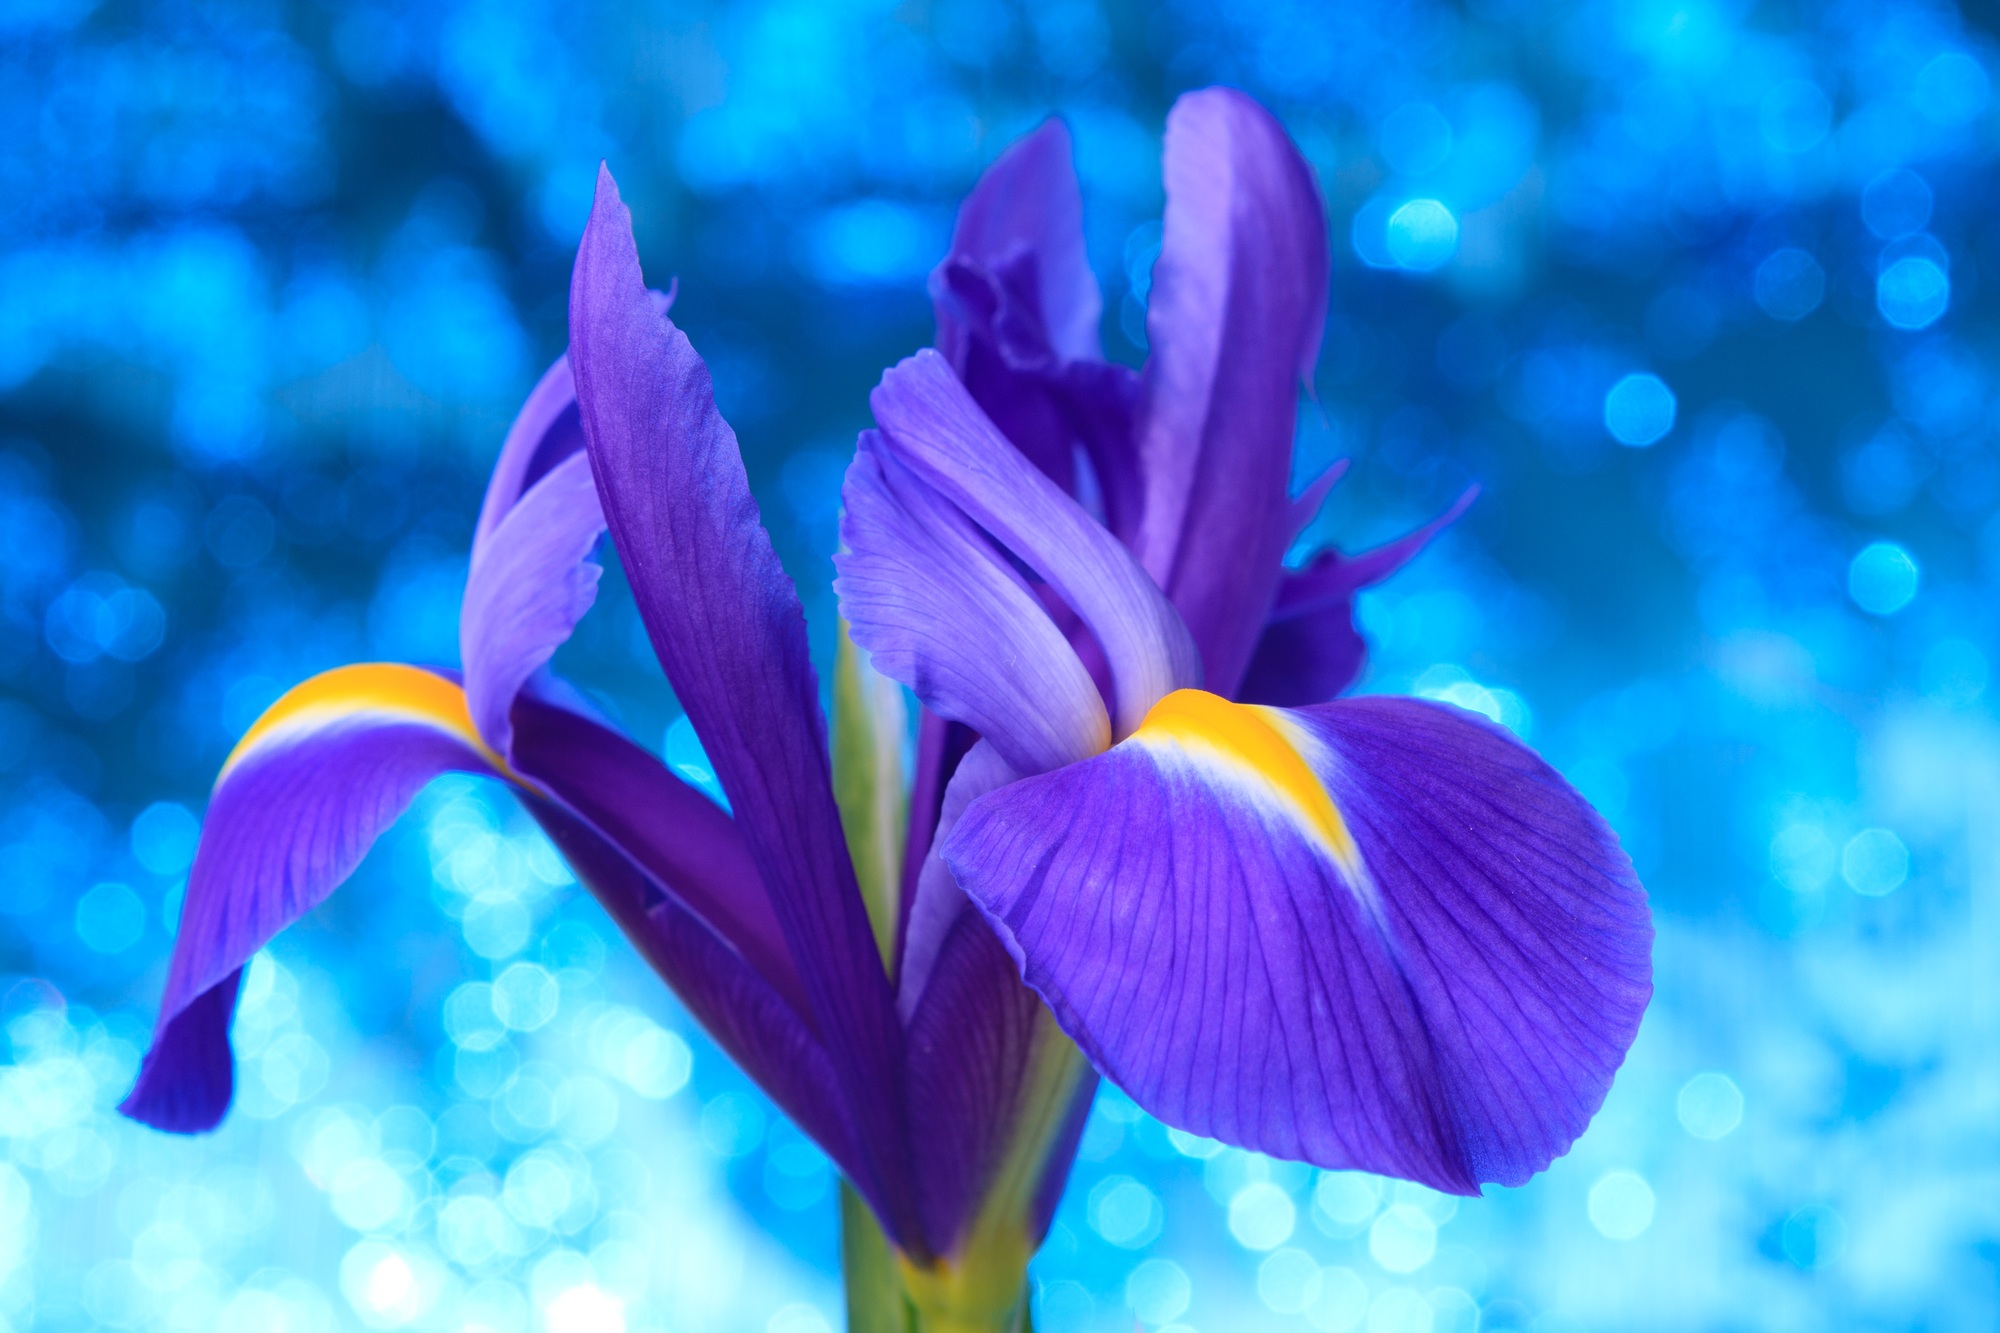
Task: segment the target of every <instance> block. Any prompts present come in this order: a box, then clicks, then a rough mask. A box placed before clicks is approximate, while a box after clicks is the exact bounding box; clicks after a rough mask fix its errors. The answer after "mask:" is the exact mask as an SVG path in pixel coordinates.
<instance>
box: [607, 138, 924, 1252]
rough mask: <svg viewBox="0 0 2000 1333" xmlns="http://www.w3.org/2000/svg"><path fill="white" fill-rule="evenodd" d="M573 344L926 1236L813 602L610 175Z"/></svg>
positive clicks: (714, 743)
mask: <svg viewBox="0 0 2000 1333" xmlns="http://www.w3.org/2000/svg"><path fill="white" fill-rule="evenodd" d="M570 346H571V361H572V364H573V366H574V367H575V372H576V381H577V399H578V402H579V404H580V406H581V409H582V416H583V428H584V436H585V439H586V440H587V442H588V446H589V449H590V457H591V463H592V467H593V471H594V472H595V474H596V477H597V484H598V492H599V497H600V499H601V500H602V501H603V504H604V511H605V516H606V517H607V518H608V519H609V521H610V525H611V534H612V538H613V540H614V541H615V542H616V543H617V547H618V552H619V556H620V558H621V559H622V560H623V561H624V564H625V570H626V573H627V575H628V576H629V578H630V580H631V583H632V589H633V593H634V596H635V598H636V599H637V601H638V604H639V608H640V613H641V615H642V616H643V618H644V620H645V622H646V628H647V632H648V633H649V635H650V636H651V638H652V641H653V650H654V652H655V653H657V654H658V655H659V658H660V663H661V665H662V666H663V667H664V668H665V670H666V673H667V679H668V680H669V681H670V682H671V683H672V684H673V687H674V692H675V694H676V695H677V696H678V698H679V700H680V702H681V705H682V706H683V707H684V708H685V709H686V710H687V714H688V717H689V718H690V719H691V720H692V722H693V724H694V728H695V733H696V734H697V735H698V736H699V737H700V738H701V742H702V745H703V747H704V748H705V749H706V750H707V751H708V756H709V758H710V760H711V761H712V762H713V763H714V765H715V771H716V775H717V777H718V778H719V779H720V780H721V783H722V788H723V790H724V791H725V792H727V793H728V796H729V800H730V804H731V806H732V808H733V809H734V811H735V815H736V822H737V825H738V827H739V828H741V829H742V830H743V834H744V838H745V840H746V842H747V843H748V845H749V848H750V855H751V858H752V860H753V861H755V863H756V865H757V869H758V872H759V877H760V878H761V879H762V880H763V883H764V885H765V887H766V888H767V889H768V891H769V892H770V895H771V901H772V906H773V907H774V908H775V909H776V912H777V916H778V921H779V923H780V924H781V925H782V926H783V928H784V932H785V939H786V942H787V944H788V945H789V947H790V952H791V955H792V958H793V961H794V962H795V963H796V965H797V966H798V969H799V975H800V980H801V982H802V983H803V986H804V989H805V992H806V995H807V997H808V999H809V1000H810V1002H811V1005H812V1011H813V1017H814V1020H815V1024H816V1026H817V1028H818V1030H819V1031H820V1032H821V1033H823V1034H825V1038H826V1042H827V1046H828V1052H829V1054H830V1055H831V1056H832V1057H833V1059H834V1064H835V1067H836V1068H837V1069H838V1070H839V1072H840V1078H841V1085H842V1087H843V1088H844V1090H845V1091H846V1093H847V1096H848V1098H849V1102H850V1105H851V1108H852V1111H853V1114H854V1118H855V1123H856V1128H857V1133H858V1134H859V1136H860V1142H861V1145H862V1152H863V1155H864V1157H865V1158H866V1160H867V1163H868V1167H869V1170H868V1171H865V1172H864V1173H863V1178H862V1179H861V1180H859V1181H857V1184H860V1185H862V1186H863V1187H864V1189H867V1190H869V1191H870V1192H871V1193H872V1194H873V1195H875V1196H876V1197H878V1198H882V1197H886V1198H887V1199H888V1200H889V1204H888V1206H887V1208H886V1209H885V1215H884V1219H883V1220H884V1225H885V1226H886V1227H887V1228H888V1230H889V1232H890V1234H891V1235H892V1236H893V1237H895V1238H896V1239H897V1240H898V1241H899V1242H902V1241H904V1240H905V1239H908V1240H910V1241H911V1242H912V1243H914V1242H915V1237H914V1235H913V1234H911V1233H912V1232H913V1230H914V1227H915V1221H914V1203H913V1202H912V1201H910V1200H909V1199H908V1197H907V1192H908V1186H907V1183H906V1182H902V1181H901V1167H902V1162H901V1144H902V1139H903V1134H902V1126H901V1108H900V1105H899V1104H898V1100H897V1098H896V1095H895V1086H896V1071H897V1068H898V1065H899V1063H900V1053H899V1050H898V1047H899V1044H900V1041H901V1032H900V1030H899V1028H898V1027H897V1024H896V1018H895V1008H894V1002H893V1000H892V998H891V996H890V992H889V982H888V976H887V974H886V973H885V972H884V970H883V967H882V962H881V958H880V957H879V955H878V954H877V953H876V948H875V941H874V936H873V934H872V932H871V930H870V927H869V924H868V914H867V911H866V908H865V907H864V905H863V903H862V901H861V894H860V891H859V889H858V888H857V887H856V885H855V881H854V868H853V865H852V863H851V861H850V860H849V858H848V854H847V846H846V843H845V842H844V840H843V839H842V836H841V827H840V816H839V812H838V811H837V810H836V808H835V806H834V800H833V787H832V772H831V766H830V763H829V759H828V753H827V739H826V726H825V722H824V720H823V718H822V717H821V715H820V711H819V685H818V681H817V679H816V677H815V675H814V672H813V669H812V663H811V661H810V660H809V659H808V657H807V655H806V627H805V616H804V614H803V612H802V610H801V608H800V606H799V600H798V594H797V592H796V590H795V589H794V588H793V586H792V582H791V580H790V579H789V578H787V577H786V576H785V572H784V570H783V568H782V567H781V566H780V565H779V563H778V557H777V553H776V552H775V551H774V550H773V549H772V547H771V539H770V537H769V535H768V534H767V533H766V532H765V531H764V528H763V525H762V524H761V523H760V522H759V520H758V514H757V504H756V501H755V500H754V499H752V498H751V495H750V487H749V483H748V480H747V479H746V478H745V476H744V472H743V460H742V458H741V456H740V455H739V454H738V452H737V447H736V436H735V433H734V432H732V431H731V430H730V429H729V426H728V423H726V422H725V421H723V419H722V417H721V414H720V413H718V412H717V411H716V409H715V398H714V392H713V387H712V385H711V383H710V380H709V375H708V369H707V367H705V366H704V365H703V364H702V362H701V358H700V357H698V356H696V355H695V352H694V349H693V348H692V347H690V346H689V345H688V341H687V338H686V336H685V335H684V334H682V333H681V331H680V330H679V329H677V328H675V327H674V325H673V323H672V322H671V321H670V320H668V319H667V318H666V316H665V315H663V314H661V313H660V312H659V310H658V309H657V308H656V307H655V306H654V304H653V303H652V302H651V301H649V300H648V299H647V297H646V289H645V284H644V282H643V280H642V279H641V277H640V272H639V256H638V250H637V248H636V246H635V245H634V243H633V239H632V223H631V215H630V213H628V212H627V211H626V208H625V205H624V204H623V203H622V202H621V201H620V200H619V198H618V189H617V186H616V185H614V184H613V183H612V180H611V175H610V173H609V172H608V171H601V172H600V173H599V176H598V190H597V203H596V206H595V207H594V209H593V210H592V213H591V220H590V224H589V226H588V228H587V229H586V230H585V232H584V237H583V242H582V245H581V246H580V247H579V249H578V251H577V259H576V272H575V277H574V279H573V281H572V283H571V288H570Z"/></svg>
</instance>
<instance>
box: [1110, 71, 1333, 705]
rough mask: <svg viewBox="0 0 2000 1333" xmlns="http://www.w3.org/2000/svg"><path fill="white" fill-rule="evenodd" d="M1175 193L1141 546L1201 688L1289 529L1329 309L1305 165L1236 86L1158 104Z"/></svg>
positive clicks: (1268, 580)
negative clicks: (1309, 385)
mask: <svg viewBox="0 0 2000 1333" xmlns="http://www.w3.org/2000/svg"><path fill="white" fill-rule="evenodd" d="M1165 174H1166V189H1167V211H1166V225H1165V233H1164V235H1163V237H1162V243H1161V249H1160V259H1159V262H1158V264H1157V265H1155V267H1154V269H1153V288H1152V296H1151V303H1150V305H1149V307H1148V311H1147V316H1146V331H1147V337H1148V340H1149V341H1150V343H1151V345H1152V358H1151V360H1150V361H1149V362H1148V363H1147V366H1146V398H1145V403H1144V406H1143V408H1142V419H1141V425H1140V438H1139V454H1140V465H1141V470H1142V472H1143V474H1144V477H1145V486H1146V501H1145V511H1144V517H1143V520H1142V527H1141V531H1140V536H1139V540H1138V542H1137V546H1136V549H1137V551H1138V553H1139V556H1140V559H1141V561H1142V562H1143V563H1144V564H1145V566H1146V569H1147V571H1148V572H1149V573H1151V574H1152V576H1153V577H1154V579H1155V580H1157V581H1158V582H1159V584H1160V586H1161V587H1162V588H1165V589H1166V590H1167V593H1168V595H1169V596H1170V597H1171V598H1172V599H1173V602H1174V605H1175V606H1176V607H1178V608H1179V609H1180V613H1181V616H1182V618H1183V619H1184V620H1186V622H1187V625H1188V630H1189V632H1190V633H1192V634H1193V635H1194V639H1195V642H1196V644H1198V645H1199V646H1200V648H1201V656H1202V665H1203V668H1204V670H1205V672H1206V677H1207V681H1208V688H1210V689H1213V690H1215V691H1217V692H1218V693H1221V694H1224V695H1227V694H1230V693H1232V692H1233V691H1234V690H1235V688H1236V685H1237V682H1238V681H1239V680H1240V679H1241V678H1242V674H1243V669H1244V667H1245V665H1246V664H1247V663H1248V662H1249V660H1250V653H1251V649H1252V648H1253V646H1254V645H1255V644H1256V641H1257V635H1258V632H1259V631H1260V629H1261V628H1262V626H1263V621H1264V614H1265V612H1266V611H1268V610H1269V609H1270V605H1271V598H1272V596H1273V594H1274V593H1275V591H1276V589H1277V581H1278V575H1279V562H1280V561H1281V559H1282V558H1283V556H1284V552H1285V547H1286V546H1287V545H1288V544H1289V542H1290V540H1291V526H1290V522H1289V507H1288V500H1287V496H1286V482H1287V478H1288V476H1289V473H1290V467H1291V455H1292V435H1293V427H1294V423H1295V420H1296V416H1297V403H1298V386H1299V381H1300V379H1301V378H1302V377H1303V376H1306V375H1308V374H1310V372H1311V369H1312V365H1313V362H1314V361H1315V360H1316V359H1317V357H1318V354H1319V341H1320V334H1321V330H1322V326H1323V325H1324V324H1325V319H1326V299H1327V265H1328V256H1327V243H1326V219H1325V216H1324V213H1323V211H1322V208H1321V205H1320V197H1319V191H1318V189H1317V188H1316V187H1315V185H1314V183H1313V176H1312V169H1311V168H1310V167H1308V166H1307V165H1306V163H1305V161H1304V159H1303V158H1301V157H1300V156H1299V153H1298V150H1297V149H1296V148H1294V147H1293V146H1292V142H1291V140H1290V139H1289V138H1287V137H1286V135H1285V131H1284V128H1283V127H1282V126H1280V125H1279V124H1278V122H1277V121H1276V120H1274V119H1272V117H1271V115H1270V113H1269V112H1267V111H1265V110H1264V109H1263V108H1262V107H1260V106H1258V105H1257V104H1256V103H1255V102H1254V101H1252V100H1251V99H1250V98H1248V97H1247V96H1245V95H1244V94H1242V93H1240V92H1236V91H1235V90H1233V89H1228V88H1208V89H1204V90H1202V91H1200V92H1195V93H1189V94H1187V95H1186V96H1184V97H1182V98H1181V99H1180V101H1178V102H1176V103H1175V104H1174V109H1173V111H1172V112H1171V113H1170V114H1169V115H1168V117H1167V143H1166V166H1165Z"/></svg>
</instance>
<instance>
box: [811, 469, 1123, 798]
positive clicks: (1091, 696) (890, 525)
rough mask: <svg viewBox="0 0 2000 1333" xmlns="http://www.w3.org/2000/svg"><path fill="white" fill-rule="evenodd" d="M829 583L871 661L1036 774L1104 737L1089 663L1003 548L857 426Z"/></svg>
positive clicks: (1083, 754) (1094, 748)
mask: <svg viewBox="0 0 2000 1333" xmlns="http://www.w3.org/2000/svg"><path fill="white" fill-rule="evenodd" d="M841 495H842V500H843V501H844V503H845V506H846V507H845V512H844V513H843V514H842V517H841V524H840V533H841V540H842V544H843V545H844V547H845V548H846V549H844V550H842V551H841V552H840V553H839V554H838V555H836V556H835V557H834V566H835V568H836V569H838V570H839V577H837V578H836V579H835V580H834V590H835V591H836V592H837V593H838V594H839V595H840V612H841V615H842V616H844V617H846V619H847V622H848V624H849V626H850V627H851V629H852V633H853V635H854V641H855V642H856V643H858V644H860V645H861V646H862V647H864V648H866V649H867V650H868V652H869V655H870V657H871V658H872V659H873V660H874V663H875V669H876V670H878V671H880V672H882V673H883V674H885V675H887V676H889V677H890V678H891V679H893V680H899V681H901V682H902V683H903V684H905V685H907V686H909V687H910V688H911V689H912V690H914V691H915V692H916V695H917V697H918V698H919V699H921V700H923V702H924V703H925V705H927V706H928V707H929V708H930V709H931V710H932V711H934V712H936V713H937V714H938V715H939V716H941V717H946V718H949V719H951V720H952V721H954V722H963V723H965V724H966V725H967V726H969V727H972V728H974V729H975V730H977V731H979V732H980V733H981V734H983V735H984V736H986V738H987V739H988V741H989V742H991V743H992V745H993V746H994V747H995V748H996V749H998V750H999V751H1000V752H1001V754H1003V755H1004V756H1005V757H1006V758H1007V760H1008V762H1009V763H1011V764H1012V765H1013V766H1014V767H1015V768H1017V769H1019V770H1021V771H1022V772H1025V773H1039V772H1041V771H1043V770H1044V769H1050V768H1056V767H1059V766H1060V765H1063V764H1067V763H1073V762H1074V761H1076V760H1078V759H1084V758H1088V757H1089V756H1090V755H1093V754H1096V753H1097V752H1098V751H1100V750H1102V749H1104V748H1105V747H1106V746H1107V745H1109V744H1110V743H1111V720H1110V718H1109V717H1108V716H1106V714H1105V711H1104V701H1103V700H1102V699H1101V698H1100V697H1099V696H1098V693H1097V687H1096V685H1095V684H1094V683H1092V681H1091V679H1090V673H1089V672H1087V671H1085V670H1084V669H1083V664H1082V663H1081V662H1079V661H1078V660H1077V657H1076V654H1075V653H1074V652H1072V651H1071V650H1070V646H1069V643H1068V642H1067V641H1066V640H1065V639H1064V637H1063V635H1062V633H1061V632H1060V631H1059V630H1057V629H1056V627H1055V623H1054V622H1053V621H1051V620H1050V619H1049V617H1048V615H1047V614H1046V613H1045V612H1044V611H1043V609H1042V604H1041V602H1040V601H1039V600H1038V599H1037V598H1036V596H1035V594H1034V592H1033V591H1032V590H1031V589H1030V588H1029V587H1028V585H1027V583H1026V582H1025V581H1024V580H1023V579H1022V578H1021V576H1020V575H1019V574H1017V573H1015V572H1014V569H1013V568H1012V566H1010V565H1009V564H1008V563H1007V560H1006V557H1005V556H1003V555H1002V554H1001V553H1000V552H999V551H998V550H996V549H995V548H994V546H993V544H992V543H991V542H990V541H988V540H987V539H986V537H985V536H984V534H982V533H981V532H980V531H979V530H978V529H977V528H975V527H974V526H973V525H972V523H971V521H970V520H968V519H967V518H966V517H965V515H964V514H962V513H960V512H959V510H958V509H957V508H956V507H955V506H953V505H952V504H950V503H948V502H947V501H946V500H944V499H943V498H942V497H941V496H939V495H938V494H937V493H936V492H934V491H932V490H931V489H930V487H928V486H926V485H925V484H924V483H923V482H921V481H919V480H918V479H917V478H916V477H914V476H912V475H911V474H910V472H909V470H908V469H906V468H905V467H904V466H903V465H902V464H901V463H898V462H897V461H896V460H895V459H894V458H893V457H891V456H889V455H888V454H887V453H886V452H885V451H884V450H883V448H882V446H881V443H880V440H879V438H878V437H877V436H876V435H875V433H874V432H873V431H868V432H864V433H863V435H862V437H861V441H860V445H859V447H858V448H857V449H856V451H855V455H854V462H853V463H852V464H851V465H850V466H849V468H848V470H847V483H846V485H845V487H844V488H843V490H842V493H841Z"/></svg>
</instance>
